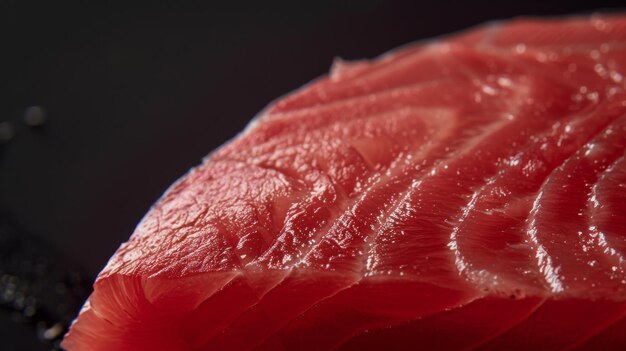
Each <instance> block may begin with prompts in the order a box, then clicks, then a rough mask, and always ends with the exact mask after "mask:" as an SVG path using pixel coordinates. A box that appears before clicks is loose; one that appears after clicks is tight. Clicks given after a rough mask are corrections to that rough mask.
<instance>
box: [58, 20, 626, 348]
mask: <svg viewBox="0 0 626 351" xmlns="http://www.w3.org/2000/svg"><path fill="white" fill-rule="evenodd" d="M625 72H626V17H625V16H618V15H614V16H611V15H603V16H599V15H595V16H591V17H575V18H565V19H559V20H537V19H517V20H513V21H509V22H503V23H494V24H489V25H485V26H482V27H479V28H477V29H474V30H471V31H469V32H465V33H461V34H459V35H456V36H451V37H448V38H445V39H440V40H435V41H430V42H426V43H420V44H416V45H410V46H407V47H404V48H401V49H398V50H396V51H393V52H391V53H388V54H385V55H383V56H381V57H379V58H377V59H374V60H371V61H356V62H344V61H340V60H339V61H337V62H335V63H334V64H333V67H332V70H331V72H330V74H329V75H328V76H327V77H323V78H320V79H318V80H316V81H314V82H312V83H311V84H309V85H307V86H306V87H304V88H302V89H300V90H298V91H296V92H294V93H292V94H290V95H288V96H286V97H284V98H282V99H280V100H278V101H277V102H275V103H273V104H272V105H271V106H269V107H268V108H267V109H266V110H265V111H263V112H262V113H261V114H260V116H258V117H257V118H256V119H255V120H254V121H253V123H252V124H251V125H250V126H249V127H248V128H247V129H246V130H245V131H244V132H243V133H242V134H241V135H239V136H238V137H237V138H235V139H234V140H232V141H231V142H230V143H228V144H226V145H225V146H223V147H222V148H220V149H219V150H217V151H215V152H214V153H212V154H211V155H210V156H208V157H207V158H206V159H205V160H204V162H203V163H202V165H200V166H198V167H196V168H194V169H192V170H191V171H190V172H189V173H188V174H187V175H185V176H184V177H183V178H182V179H180V180H179V181H178V182H176V183H175V184H174V185H173V186H172V187H171V188H170V189H169V190H168V191H167V192H166V193H165V195H164V196H163V197H162V198H161V199H160V200H159V201H158V202H157V203H156V204H155V205H154V206H153V208H152V209H151V210H150V212H149V213H148V214H147V215H146V217H145V218H144V219H143V220H142V221H141V223H140V224H139V226H138V227H137V229H136V231H135V232H134V234H133V235H132V237H131V238H130V240H129V241H128V242H127V243H124V244H123V245H122V246H121V247H120V248H119V250H118V251H117V252H116V253H115V255H114V256H113V257H112V258H111V260H110V261H109V263H108V265H107V266H106V267H105V268H104V270H103V271H102V272H101V273H100V275H99V277H98V278H97V281H96V283H95V285H94V292H93V294H92V295H91V297H90V298H89V300H88V301H87V302H86V303H85V306H84V308H83V309H82V311H81V312H80V315H79V316H78V318H77V320H76V321H75V322H74V324H73V326H72V327H71V330H70V332H69V333H68V335H67V336H66V337H65V340H64V342H63V346H64V347H65V348H66V349H67V350H70V351H85V350H89V351H100V350H102V351H104V350H106V351H109V350H118V351H121V350H132V351H138V350H150V351H155V350H170V351H171V350H335V349H337V350H418V349H420V350H434V349H436V350H528V349H533V350H563V349H576V350H625V349H626V318H625V317H626V261H625V257H626V159H625V155H626V91H625V88H626V85H625V84H626V83H625V82H626V81H625V79H624V76H623V74H624V73H625Z"/></svg>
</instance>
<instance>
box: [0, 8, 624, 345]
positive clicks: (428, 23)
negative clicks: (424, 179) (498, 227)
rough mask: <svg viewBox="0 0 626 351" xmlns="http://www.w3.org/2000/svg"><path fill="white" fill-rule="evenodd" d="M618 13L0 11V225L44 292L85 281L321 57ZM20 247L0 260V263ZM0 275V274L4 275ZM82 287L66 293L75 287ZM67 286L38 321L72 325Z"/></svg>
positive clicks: (27, 337) (8, 337)
mask: <svg viewBox="0 0 626 351" xmlns="http://www.w3.org/2000/svg"><path fill="white" fill-rule="evenodd" d="M496 3H498V5H494V4H496ZM617 5H619V2H609V1H594V2H589V3H587V4H585V3H574V2H572V1H569V2H566V1H560V2H546V1H542V2H539V1H537V3H532V2H530V1H525V2H523V3H521V2H520V3H509V4H504V3H502V2H489V1H481V2H472V3H470V2H461V1H457V2H454V1H434V2H433V1H428V2H426V1H424V2H423V3H420V2H414V3H408V2H407V3H404V2H399V1H377V0H366V1H359V2H353V3H350V2H347V1H316V2H313V3H311V4H297V5H294V4H291V3H290V2H285V3H272V4H271V5H268V4H267V3H265V4H261V2H258V3H253V4H252V5H250V4H245V3H233V4H232V5H229V7H219V8H218V7H216V6H215V5H211V4H210V2H208V1H206V2H199V4H195V5H190V4H180V3H179V2H177V1H176V2H175V1H172V2H171V4H165V3H164V2H161V1H158V2H157V1H155V2H151V3H146V4H139V3H137V2H132V3H131V2H126V3H125V4H121V5H120V6H116V5H113V4H110V3H104V2H102V3H100V4H98V3H96V2H84V1H80V2H79V1H74V2H67V1H66V2H63V3H59V2H41V4H33V3H32V2H29V1H10V0H9V1H3V2H0V33H1V34H0V39H1V40H0V43H1V46H0V50H1V52H2V56H1V59H0V61H1V62H2V63H1V64H0V122H8V123H10V125H11V127H12V138H11V140H9V141H5V142H1V141H0V144H2V145H0V208H4V209H6V210H5V211H4V212H3V216H4V217H3V218H10V221H11V223H12V224H11V228H17V229H15V231H14V233H18V232H19V233H30V232H32V233H35V234H34V235H30V234H23V235H22V236H21V237H23V238H26V239H24V240H25V241H29V242H37V244H36V246H37V250H39V251H37V252H38V253H37V254H38V255H39V254H41V255H43V256H46V257H49V259H50V260H52V261H54V262H55V264H54V265H53V266H54V267H53V268H49V269H50V271H45V272H46V276H47V275H48V274H50V275H54V276H55V277H57V278H54V279H56V280H55V282H53V283H51V284H56V283H58V281H64V279H65V280H66V279H71V278H67V277H70V276H72V274H74V273H75V274H78V275H80V272H83V274H84V276H86V277H88V278H86V279H84V281H86V282H91V281H92V280H93V278H95V275H96V274H97V272H98V270H99V269H100V268H101V267H102V266H103V265H104V264H105V263H106V261H107V259H108V258H109V257H110V255H111V254H112V253H113V251H114V250H115V249H116V248H117V247H118V246H119V244H120V243H121V242H122V241H124V240H125V239H126V238H127V237H128V235H129V234H130V233H131V232H132V231H133V228H134V226H135V225H136V223H137V222H138V221H139V220H140V218H141V217H142V215H143V214H144V213H145V212H146V211H147V209H148V208H149V206H150V204H151V203H153V202H154V201H155V200H156V199H157V198H158V197H159V195H160V194H161V193H162V192H163V191H164V190H165V189H166V188H167V186H168V185H169V184H171V183H172V182H173V181H174V180H175V179H177V178H178V177H179V176H181V175H182V174H183V173H185V172H186V171H187V170H188V169H189V168H190V167H191V166H193V165H195V164H197V163H199V161H200V159H201V158H202V157H203V156H204V155H206V154H207V153H208V152H209V151H211V150H212V149H214V148H216V147H218V146H219V145H220V144H222V143H224V142H225V141H227V140H228V139H229V138H231V137H233V136H234V135H235V134H236V133H237V132H238V131H240V130H241V129H242V128H243V127H244V126H245V125H246V123H247V122H248V121H249V120H250V118H251V117H252V116H254V115H255V114H256V113H257V112H258V111H259V110H261V109H262V108H263V107H265V105H266V104H267V103H268V102H270V101H271V100H273V99H275V98H276V97H278V96H280V95H282V94H285V93H286V92H289V91H290V90H292V89H294V88H297V87H299V86H301V85H302V84H304V83H306V82H308V81H310V80H311V79H313V78H315V77H318V76H320V75H322V74H324V73H325V72H327V70H328V68H329V66H330V63H331V61H332V59H333V58H334V57H336V56H339V57H342V58H344V59H360V58H368V57H374V56H377V55H379V54H381V53H383V52H385V51H388V50H390V49H392V48H394V47H397V46H400V45H403V44H406V43H408V42H412V41H416V40H420V39H423V38H428V37H432V36H438V35H442V34H446V33H450V32H454V31H458V30H461V29H464V28H467V27H469V26H473V25H476V24H478V23H481V22H484V21H488V20H494V19H506V18H510V17H512V16H518V15H560V14H568V13H576V12H589V11H590V10H593V9H598V8H606V9H607V10H605V11H609V12H610V11H611V10H610V8H611V6H617ZM30 106H40V107H41V109H42V110H43V112H45V116H46V121H45V124H43V125H41V126H36V127H33V126H28V125H27V124H28V123H25V122H24V112H25V110H26V109H27V108H28V107H30ZM0 139H1V138H0ZM7 220H8V219H7ZM20 235H21V234H20ZM18 237H20V236H19V235H18ZM12 240H13V239H12ZM15 240H18V239H15ZM14 243H15V242H14ZM25 247H26V246H24V245H22V244H19V243H17V244H14V246H10V249H9V250H8V251H7V250H5V251H2V248H0V254H1V255H4V256H2V259H0V262H4V261H2V260H5V259H7V258H6V257H9V256H11V255H13V256H15V255H19V254H20V252H21V251H20V250H22V251H23V250H27V249H25ZM5 248H6V247H5ZM13 256H11V257H13ZM34 260H35V261H34V262H36V258H34ZM56 262H72V263H73V264H65V263H63V264H60V263H59V264H56ZM3 264H4V265H5V266H0V273H1V274H0V275H2V274H9V273H7V272H8V271H7V270H8V269H10V268H8V267H9V266H7V265H6V264H5V263H3ZM68 267H71V268H68ZM17 272H18V273H10V274H9V275H11V276H14V275H15V274H22V273H19V272H20V271H19V270H18V271H17ZM72 272H74V273H72ZM24 274H25V273H24ZM29 277H30V278H28V279H30V280H33V281H42V279H44V278H42V276H29ZM0 279H1V277H0ZM7 279H10V278H7ZM25 279H26V278H25ZM81 279H82V278H81ZM44 280H45V279H44ZM7 281H8V280H7ZM84 281H82V280H80V281H79V282H78V283H76V284H75V285H76V286H83V287H84V286H87V288H86V289H88V285H89V284H88V283H85V282H84ZM72 284H74V283H72ZM73 286H74V285H73ZM3 289H4V288H3ZM80 289H82V288H78V290H79V291H78V292H77V293H76V294H74V295H72V296H71V297H68V296H69V295H68V296H65V298H66V301H65V302H58V301H57V302H45V301H47V300H46V296H47V295H46V294H53V292H46V290H45V289H44V290H42V291H41V292H40V293H39V294H40V296H39V297H38V298H39V299H40V301H41V305H42V306H41V307H42V308H44V310H45V308H48V310H50V311H55V308H56V307H58V304H65V305H64V306H66V307H65V308H66V309H69V310H70V312H71V313H70V315H73V314H74V313H75V312H76V309H77V308H78V304H77V303H76V302H67V301H70V300H72V299H74V300H82V298H83V297H84V295H85V293H86V291H82V290H80ZM0 293H1V292H0ZM67 299H69V300H67ZM74 300H72V301H74ZM46 303H48V304H52V305H50V306H46V305H45V304H46ZM55 304H56V305H55ZM14 305H15V302H14V300H11V301H10V303H7V302H6V301H5V304H4V305H3V306H4V309H3V310H0V339H2V340H3V341H2V342H5V343H7V344H5V345H6V346H4V345H3V346H0V349H2V350H7V351H13V350H39V349H41V350H48V349H49V348H50V346H49V345H48V346H45V345H44V343H41V342H40V341H38V338H37V336H36V335H37V332H36V330H42V329H41V327H42V325H41V324H39V327H37V323H38V322H40V321H39V320H35V319H36V318H35V317H33V316H31V317H28V316H27V317H28V318H22V317H19V318H15V313H16V311H18V312H17V313H18V314H19V313H21V314H22V315H23V314H24V308H25V307H24V308H22V309H17V308H16V307H15V306H14ZM55 306H56V307H55ZM2 311H4V312H6V313H4V312H2ZM51 313H52V314H51V315H50V316H48V317H45V318H43V317H42V318H40V319H42V320H44V319H45V323H46V324H45V325H44V326H43V328H44V329H43V330H44V331H45V330H47V329H49V328H51V327H53V326H54V325H55V323H57V322H61V323H63V325H64V326H65V325H66V324H67V321H66V320H65V319H63V318H66V317H64V316H65V315H63V314H62V313H57V312H51ZM37 328H39V329H37ZM39 334H41V333H40V332H39ZM40 339H41V335H40ZM43 339H45V338H43Z"/></svg>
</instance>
